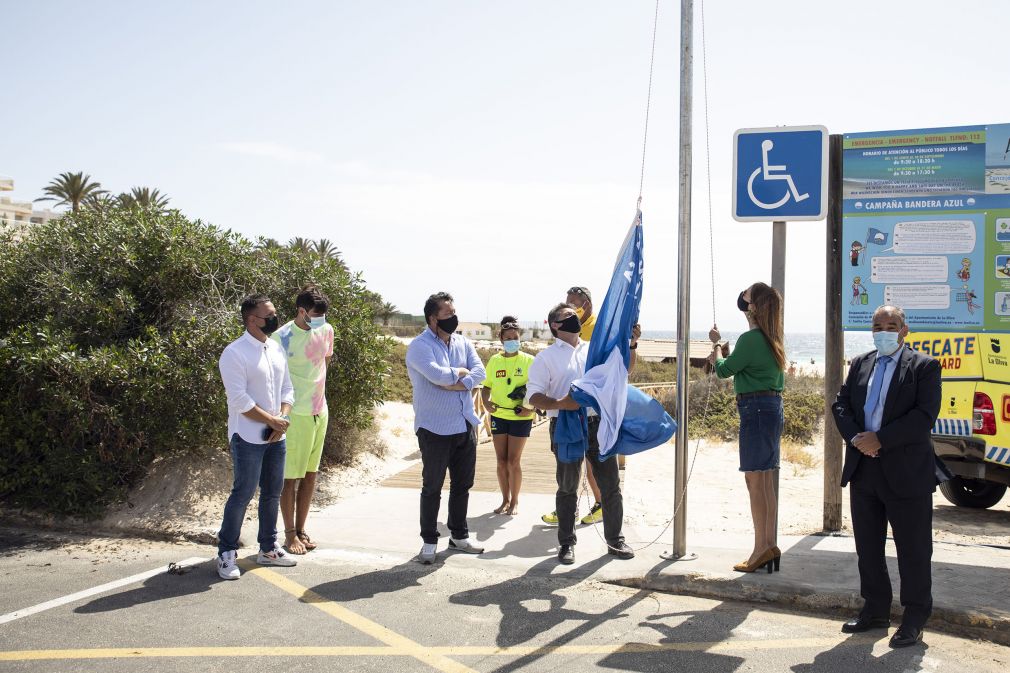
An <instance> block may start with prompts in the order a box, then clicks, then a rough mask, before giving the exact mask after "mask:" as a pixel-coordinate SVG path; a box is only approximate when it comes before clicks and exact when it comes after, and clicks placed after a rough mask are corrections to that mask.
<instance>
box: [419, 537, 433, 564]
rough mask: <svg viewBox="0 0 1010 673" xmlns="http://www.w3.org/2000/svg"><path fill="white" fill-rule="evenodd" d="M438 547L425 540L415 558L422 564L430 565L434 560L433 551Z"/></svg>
mask: <svg viewBox="0 0 1010 673" xmlns="http://www.w3.org/2000/svg"><path fill="white" fill-rule="evenodd" d="M437 549H438V545H434V544H429V543H427V542H425V543H424V544H423V545H421V551H420V553H418V555H417V560H418V561H420V562H421V563H422V564H423V565H426V566H430V565H431V564H432V563H434V562H435V551H436V550H437Z"/></svg>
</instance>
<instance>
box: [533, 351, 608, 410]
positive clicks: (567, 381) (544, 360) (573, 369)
mask: <svg viewBox="0 0 1010 673" xmlns="http://www.w3.org/2000/svg"><path fill="white" fill-rule="evenodd" d="M588 353H589V342H587V341H583V340H582V339H579V344H578V345H577V346H575V347H572V346H571V345H569V344H568V343H566V342H564V341H562V340H561V339H555V340H554V343H552V344H551V345H550V346H548V347H547V348H545V349H543V350H542V351H540V352H539V353H537V356H536V357H535V358H533V364H531V365H530V371H529V380H528V381H527V382H526V403H527V404H529V403H530V398H531V397H533V395H535V394H536V393H543V394H544V395H546V396H547V397H550V398H551V399H554V400H560V399H561V398H563V397H564V396H565V395H567V394H568V392H569V390H570V389H571V387H572V381H574V380H575V379H578V378H582V375H583V374H585V372H586V355H587V354H588ZM547 415H548V416H552V417H553V416H557V415H558V410H557V409H548V410H547ZM589 415H590V416H595V415H596V412H595V411H593V410H592V409H590V410H589Z"/></svg>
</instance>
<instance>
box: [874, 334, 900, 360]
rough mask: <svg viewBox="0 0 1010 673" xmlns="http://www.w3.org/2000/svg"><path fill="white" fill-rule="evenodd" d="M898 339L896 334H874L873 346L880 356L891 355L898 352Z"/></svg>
mask: <svg viewBox="0 0 1010 673" xmlns="http://www.w3.org/2000/svg"><path fill="white" fill-rule="evenodd" d="M898 338H899V335H898V333H897V332H874V333H873V345H874V346H876V347H877V352H878V353H880V354H881V355H892V354H893V353H894V352H895V351H896V350H898Z"/></svg>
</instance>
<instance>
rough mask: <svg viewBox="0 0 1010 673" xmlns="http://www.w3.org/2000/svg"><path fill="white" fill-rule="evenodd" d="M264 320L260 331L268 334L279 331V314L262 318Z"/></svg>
mask: <svg viewBox="0 0 1010 673" xmlns="http://www.w3.org/2000/svg"><path fill="white" fill-rule="evenodd" d="M261 320H263V327H260V331H261V332H263V333H264V334H266V335H267V336H269V335H271V334H273V333H274V332H276V331H277V328H278V327H279V326H280V324H279V323H278V321H277V316H275V315H272V316H270V317H269V318H261Z"/></svg>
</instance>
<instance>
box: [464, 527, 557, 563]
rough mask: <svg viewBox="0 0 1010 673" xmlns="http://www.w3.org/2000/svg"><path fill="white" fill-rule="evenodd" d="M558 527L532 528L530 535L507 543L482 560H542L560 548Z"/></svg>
mask: <svg viewBox="0 0 1010 673" xmlns="http://www.w3.org/2000/svg"><path fill="white" fill-rule="evenodd" d="M557 530H558V529H557V527H553V528H548V527H546V526H531V527H530V532H529V535H524V536H522V537H520V538H517V539H515V540H511V541H509V542H506V543H505V545H504V546H503V547H502V548H501V549H495V550H493V551H486V552H484V553H483V554H481V558H482V559H487V560H494V559H501V558H508V557H510V556H511V557H515V558H540V557H542V556H548V555H551V554H554V553H556V550H557V546H558V534H557Z"/></svg>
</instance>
